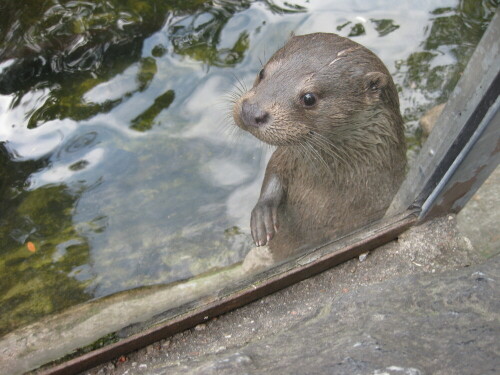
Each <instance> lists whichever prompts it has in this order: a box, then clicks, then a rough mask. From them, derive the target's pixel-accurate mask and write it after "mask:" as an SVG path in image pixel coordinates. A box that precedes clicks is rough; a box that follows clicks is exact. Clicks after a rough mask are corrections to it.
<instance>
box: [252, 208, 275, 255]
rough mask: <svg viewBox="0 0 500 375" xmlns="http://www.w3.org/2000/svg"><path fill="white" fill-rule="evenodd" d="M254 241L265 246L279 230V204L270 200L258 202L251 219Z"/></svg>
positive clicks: (257, 244)
mask: <svg viewBox="0 0 500 375" xmlns="http://www.w3.org/2000/svg"><path fill="white" fill-rule="evenodd" d="M250 228H251V230H252V238H253V242H254V243H255V245H256V246H264V245H266V244H267V243H269V241H271V239H272V238H273V237H274V234H275V233H276V232H277V231H278V206H277V205H275V204H273V203H272V202H269V201H264V202H258V203H257V205H256V206H255V207H254V209H253V210H252V217H251V219H250Z"/></svg>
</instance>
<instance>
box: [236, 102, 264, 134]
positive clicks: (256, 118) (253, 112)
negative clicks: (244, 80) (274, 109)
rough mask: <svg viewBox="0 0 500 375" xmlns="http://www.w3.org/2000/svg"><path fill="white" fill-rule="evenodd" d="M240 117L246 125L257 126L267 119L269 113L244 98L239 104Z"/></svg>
mask: <svg viewBox="0 0 500 375" xmlns="http://www.w3.org/2000/svg"><path fill="white" fill-rule="evenodd" d="M241 119H242V120H243V122H244V123H245V124H246V125H248V126H255V127H257V128H258V127H260V126H262V125H265V124H266V123H267V122H268V121H269V113H268V112H266V111H263V110H262V109H261V108H260V107H259V106H258V105H257V104H251V103H249V102H248V100H245V101H243V104H242V106H241Z"/></svg>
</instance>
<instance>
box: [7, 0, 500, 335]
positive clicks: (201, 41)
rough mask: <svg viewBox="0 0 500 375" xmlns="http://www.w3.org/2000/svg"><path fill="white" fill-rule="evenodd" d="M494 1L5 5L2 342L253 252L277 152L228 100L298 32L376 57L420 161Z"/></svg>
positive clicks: (164, 0) (35, 1)
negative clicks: (34, 325)
mask: <svg viewBox="0 0 500 375" xmlns="http://www.w3.org/2000/svg"><path fill="white" fill-rule="evenodd" d="M417 3H418V4H417ZM497 6H498V2H496V1H472V0H469V1H451V0H450V1H439V2H415V1H396V0H393V1H389V0H385V1H378V2H358V1H354V2H353V1H335V2H332V1H326V0H324V1H319V0H318V1H313V0H311V1H288V2H284V1H237V2H236V1H168V0H156V1H155V0H147V1H146V0H143V1H139V0H129V1H118V0H107V1H93V2H84V1H62V0H60V1H56V0H50V1H49V0H47V1H39V0H24V1H17V2H15V1H11V0H8V1H2V2H1V3H0V14H2V17H0V195H1V198H0V274H1V275H2V277H1V278H0V291H1V294H0V335H2V334H4V333H6V332H8V331H10V330H12V329H15V328H16V327H19V326H21V325H24V324H27V323H29V322H32V321H34V320H36V319H38V318H40V317H42V316H44V315H47V314H50V313H53V312H56V311H60V310H63V309H64V308H66V307H69V306H72V305H74V304H77V303H81V302H85V301H88V300H90V299H93V298H98V297H102V296H106V295H109V294H112V293H115V292H118V291H122V290H126V289H130V288H134V287H138V286H144V285H151V284H158V283H170V282H174V281H177V280H180V279H185V278H189V277H192V276H194V275H197V274H199V273H201V272H205V271H207V270H210V269H213V268H216V267H223V266H227V265H229V264H232V263H234V262H237V261H240V260H241V259H242V258H243V257H244V255H245V254H246V252H247V251H248V250H249V249H250V247H251V242H250V239H249V236H248V232H249V228H248V224H249V215H250V210H251V208H252V207H253V205H254V204H255V202H256V199H257V196H258V193H259V189H260V182H261V179H262V173H263V170H264V167H265V161H266V155H267V154H268V150H267V148H265V147H261V145H260V144H259V143H258V142H257V141H256V140H254V139H253V138H251V137H246V136H241V137H240V136H238V134H236V135H235V134H233V132H232V129H233V128H232V126H231V121H230V120H229V119H228V118H227V113H228V111H229V110H230V107H231V106H230V102H229V100H228V99H227V94H228V93H230V92H232V91H233V92H234V91H237V89H236V88H235V86H239V85H240V83H239V82H243V83H244V84H246V85H247V86H248V85H250V84H251V82H252V81H253V77H254V75H255V74H256V73H257V72H258V71H259V70H260V67H261V61H263V60H266V59H267V58H269V57H270V56H271V54H272V53H273V51H274V50H276V49H277V48H278V47H279V46H281V45H283V43H284V42H285V41H286V39H287V37H288V36H289V35H290V33H291V32H292V31H293V32H295V33H297V34H305V33H309V32H315V31H324V32H336V33H339V34H341V35H343V36H349V37H351V38H353V39H354V40H356V41H358V42H360V43H362V44H364V45H366V46H367V47H369V48H370V49H372V50H373V51H374V52H376V53H377V54H378V55H379V56H380V57H381V58H382V59H383V61H384V62H385V63H386V65H387V66H388V68H389V70H390V71H391V73H392V74H393V76H394V79H395V81H396V83H397V85H398V88H399V90H400V98H401V106H402V112H403V114H404V117H405V121H406V128H407V139H408V144H409V146H410V151H409V156H410V158H411V157H412V156H413V155H414V154H415V153H416V152H418V149H419V145H420V143H421V138H420V137H421V136H420V131H419V129H418V126H417V122H418V119H419V117H420V116H421V115H422V114H423V113H424V112H425V110H427V109H429V108H430V107H432V106H433V105H435V104H438V103H442V102H444V101H446V98H447V97H448V95H449V94H450V92H451V90H452V89H453V87H454V85H455V84H456V82H457V80H458V79H459V77H460V74H461V72H462V71H463V69H464V67H465V65H466V63H467V60H468V58H469V57H470V55H471V54H472V52H473V51H474V48H475V46H476V44H477V43H478V41H479V39H480V37H481V35H482V33H483V32H484V30H485V29H486V27H487V24H488V21H489V20H490V19H491V17H492V16H493V14H494V12H495V9H496V7H497ZM28 243H32V244H30V245H28ZM30 246H34V247H35V251H30V250H29V247H30ZM31 250H33V249H31Z"/></svg>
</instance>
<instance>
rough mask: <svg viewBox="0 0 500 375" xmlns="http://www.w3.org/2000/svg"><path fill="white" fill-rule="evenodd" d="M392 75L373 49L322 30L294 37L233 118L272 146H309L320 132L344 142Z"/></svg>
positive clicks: (236, 108)
mask: <svg viewBox="0 0 500 375" xmlns="http://www.w3.org/2000/svg"><path fill="white" fill-rule="evenodd" d="M388 77H389V75H388V73H387V70H386V68H385V67H384V65H383V64H382V62H380V60H379V59H378V58H377V57H376V56H375V55H374V54H373V53H371V52H370V51H369V50H367V49H366V48H364V47H362V46H361V45H359V44H357V43H354V42H353V41H351V40H349V39H346V38H343V37H340V36H338V35H335V34H321V33H318V34H309V35H304V36H296V37H292V38H291V39H290V40H289V41H288V42H287V44H286V45H285V46H284V47H283V48H281V49H280V50H278V51H277V52H276V53H275V54H274V55H273V56H272V57H271V59H270V60H269V61H268V62H267V64H266V65H265V66H264V68H263V69H262V70H261V71H260V72H259V74H258V75H257V77H256V79H255V82H254V84H253V87H252V89H251V90H249V91H248V92H247V93H245V94H244V95H242V96H241V97H240V99H239V100H238V101H237V102H236V103H235V105H234V107H233V117H234V120H235V123H236V124H237V125H238V126H239V127H240V128H242V129H243V130H246V131H248V132H249V133H251V134H253V135H254V136H255V137H257V138H258V139H260V140H262V141H263V142H265V143H268V144H271V145H276V146H289V145H296V144H304V143H307V142H308V140H309V139H310V138H311V137H314V136H316V137H318V134H320V135H321V137H323V138H325V139H328V140H332V139H335V138H337V139H338V141H341V136H342V134H343V133H345V131H346V128H348V127H353V123H355V119H356V118H357V117H359V118H360V120H359V121H362V120H361V119H363V116H359V114H360V113H362V112H365V111H368V110H370V109H373V108H374V107H375V106H378V105H380V104H383V103H382V102H383V101H382V100H381V98H382V91H383V89H384V88H385V87H386V86H387V84H388V80H389V79H390V78H388ZM391 84H392V82H391ZM396 95H397V94H396ZM365 118H366V117H365Z"/></svg>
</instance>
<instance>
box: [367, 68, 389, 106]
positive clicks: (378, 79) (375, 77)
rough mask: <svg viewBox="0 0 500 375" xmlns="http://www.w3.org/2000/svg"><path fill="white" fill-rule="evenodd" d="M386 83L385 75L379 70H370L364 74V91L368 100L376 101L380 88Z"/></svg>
mask: <svg viewBox="0 0 500 375" xmlns="http://www.w3.org/2000/svg"><path fill="white" fill-rule="evenodd" d="M386 85H387V75H385V74H384V73H381V72H370V73H366V75H365V93H366V98H367V99H368V101H369V102H371V103H374V102H376V101H377V100H378V99H379V97H380V93H381V92H382V89H383V88H384V87H385V86H386Z"/></svg>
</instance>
